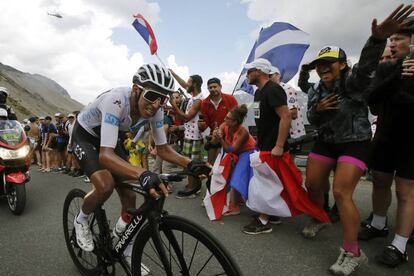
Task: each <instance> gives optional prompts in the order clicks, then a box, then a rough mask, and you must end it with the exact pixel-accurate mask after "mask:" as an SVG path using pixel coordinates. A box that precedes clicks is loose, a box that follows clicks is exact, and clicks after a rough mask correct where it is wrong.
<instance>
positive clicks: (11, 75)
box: [0, 63, 83, 120]
mask: <svg viewBox="0 0 414 276" xmlns="http://www.w3.org/2000/svg"><path fill="white" fill-rule="evenodd" d="M0 86H4V87H6V88H7V89H9V91H10V96H9V98H8V104H9V105H11V106H12V107H13V108H14V110H15V111H16V113H17V118H18V119H19V120H23V119H24V118H27V117H30V116H32V115H37V116H45V115H50V116H53V114H55V113H56V112H62V113H64V114H68V113H70V112H72V111H75V110H81V109H82V107H83V105H82V104H81V103H79V102H77V101H75V100H73V99H72V98H71V97H70V95H69V93H68V92H67V91H66V90H65V89H64V88H63V87H62V86H60V85H59V84H58V83H57V82H55V81H53V80H51V79H49V78H47V77H44V76H42V75H38V74H30V73H24V72H21V71H19V70H16V69H15V68H13V67H10V66H7V65H4V64H2V63H0Z"/></svg>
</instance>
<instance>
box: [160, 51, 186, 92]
mask: <svg viewBox="0 0 414 276" xmlns="http://www.w3.org/2000/svg"><path fill="white" fill-rule="evenodd" d="M155 56H156V57H157V58H158V61H159V62H160V63H161V65H162V66H164V68H165V69H167V70H170V69H168V68H167V66H166V65H165V64H164V62H163V61H162V59H161V58H160V57H159V56H158V53H155ZM172 76H173V77H174V75H172ZM174 79H175V78H174ZM177 82H178V81H177ZM177 91H178V93H180V94H181V95H183V96H184V98H185V99H188V97H187V95H185V94H184V92H183V91H182V90H181V89H178V90H177Z"/></svg>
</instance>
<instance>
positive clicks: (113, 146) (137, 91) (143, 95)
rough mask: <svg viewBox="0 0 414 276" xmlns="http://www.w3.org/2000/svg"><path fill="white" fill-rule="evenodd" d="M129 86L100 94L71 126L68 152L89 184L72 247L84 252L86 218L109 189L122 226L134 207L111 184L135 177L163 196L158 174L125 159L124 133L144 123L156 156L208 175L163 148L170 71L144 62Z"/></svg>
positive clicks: (87, 246)
mask: <svg viewBox="0 0 414 276" xmlns="http://www.w3.org/2000/svg"><path fill="white" fill-rule="evenodd" d="M132 82H133V84H132V88H131V87H119V88H114V89H111V90H109V91H106V92H104V93H102V94H101V95H99V96H98V97H97V98H96V99H95V101H93V102H92V103H90V104H89V105H88V106H87V107H86V108H85V109H84V110H83V111H82V112H81V113H80V114H79V116H78V120H77V122H76V123H75V125H74V128H73V138H72V139H73V153H74V155H75V158H76V159H77V160H78V162H79V165H80V166H81V168H82V169H83V170H84V171H85V174H86V175H87V176H88V177H89V178H90V180H91V183H92V185H93V189H92V191H90V192H89V193H88V194H87V195H86V196H85V198H84V202H83V206H82V208H81V210H80V213H79V214H78V216H76V217H75V221H74V226H75V231H76V240H77V243H78V245H79V247H80V248H82V249H83V250H85V251H92V250H93V249H94V243H93V239H92V234H91V231H90V228H89V225H88V216H89V214H91V213H93V211H94V210H95V208H97V207H98V206H100V205H101V204H103V203H104V202H105V201H106V200H107V199H108V198H109V197H110V195H111V194H112V191H113V189H114V188H116V190H117V192H118V194H119V197H120V200H121V204H122V211H121V218H120V220H122V221H123V223H124V225H126V224H127V223H129V222H130V220H131V217H130V216H129V214H128V213H127V210H128V208H134V207H135V193H134V192H132V191H129V190H126V189H121V188H118V187H116V183H119V182H120V181H122V180H135V179H138V180H139V183H140V184H141V185H142V187H143V188H144V189H145V190H146V191H148V192H149V194H150V195H151V196H152V197H154V198H158V197H160V196H162V194H164V195H165V196H167V195H168V190H167V188H166V187H165V186H164V185H163V184H161V181H160V179H159V178H158V176H157V174H155V173H153V172H150V171H146V170H144V169H142V168H140V167H135V166H132V165H130V164H129V163H128V161H126V160H127V156H126V153H125V152H124V150H123V148H122V145H123V144H122V140H123V139H122V138H123V135H124V134H125V133H126V132H128V131H134V132H135V131H137V130H138V129H139V128H140V127H142V126H144V125H145V124H147V123H148V122H149V123H150V125H151V130H152V134H153V137H154V140H155V144H156V148H157V153H158V155H160V157H161V158H162V159H163V160H166V161H168V162H171V163H175V164H177V165H179V166H182V167H187V168H188V170H189V171H190V172H192V173H194V174H196V175H200V174H204V173H206V172H207V171H208V167H207V165H205V164H204V163H200V162H198V163H195V162H192V161H191V160H189V159H188V158H186V157H184V156H182V155H179V154H178V153H176V152H175V151H174V150H173V149H172V148H171V147H170V146H168V145H167V139H166V136H165V133H164V130H163V118H164V113H163V109H162V106H163V105H164V104H166V103H167V101H168V99H169V94H171V93H172V92H174V79H173V77H172V75H171V73H170V72H169V71H168V70H167V69H165V68H163V67H161V66H159V65H157V64H145V65H143V66H141V67H140V68H139V69H138V71H137V72H136V73H135V75H134V76H133V79H132ZM126 252H127V250H126ZM125 255H126V254H125Z"/></svg>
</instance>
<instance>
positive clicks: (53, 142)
mask: <svg viewBox="0 0 414 276" xmlns="http://www.w3.org/2000/svg"><path fill="white" fill-rule="evenodd" d="M56 147H57V142H56V137H52V138H51V140H50V142H49V149H56Z"/></svg>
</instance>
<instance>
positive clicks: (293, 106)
mask: <svg viewBox="0 0 414 276" xmlns="http://www.w3.org/2000/svg"><path fill="white" fill-rule="evenodd" d="M269 77H270V80H271V81H274V82H275V83H277V84H279V85H280V86H281V87H282V88H283V90H285V93H286V96H287V104H288V108H289V112H290V115H291V117H292V123H291V125H290V130H289V135H290V138H292V139H298V138H300V137H302V136H303V135H305V126H304V124H303V117H302V113H301V112H300V107H299V103H298V92H297V91H296V90H295V89H294V88H293V87H292V86H290V85H289V84H287V83H284V82H282V81H281V76H280V71H279V69H278V68H277V67H275V66H272V70H271V71H270V74H269Z"/></svg>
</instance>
